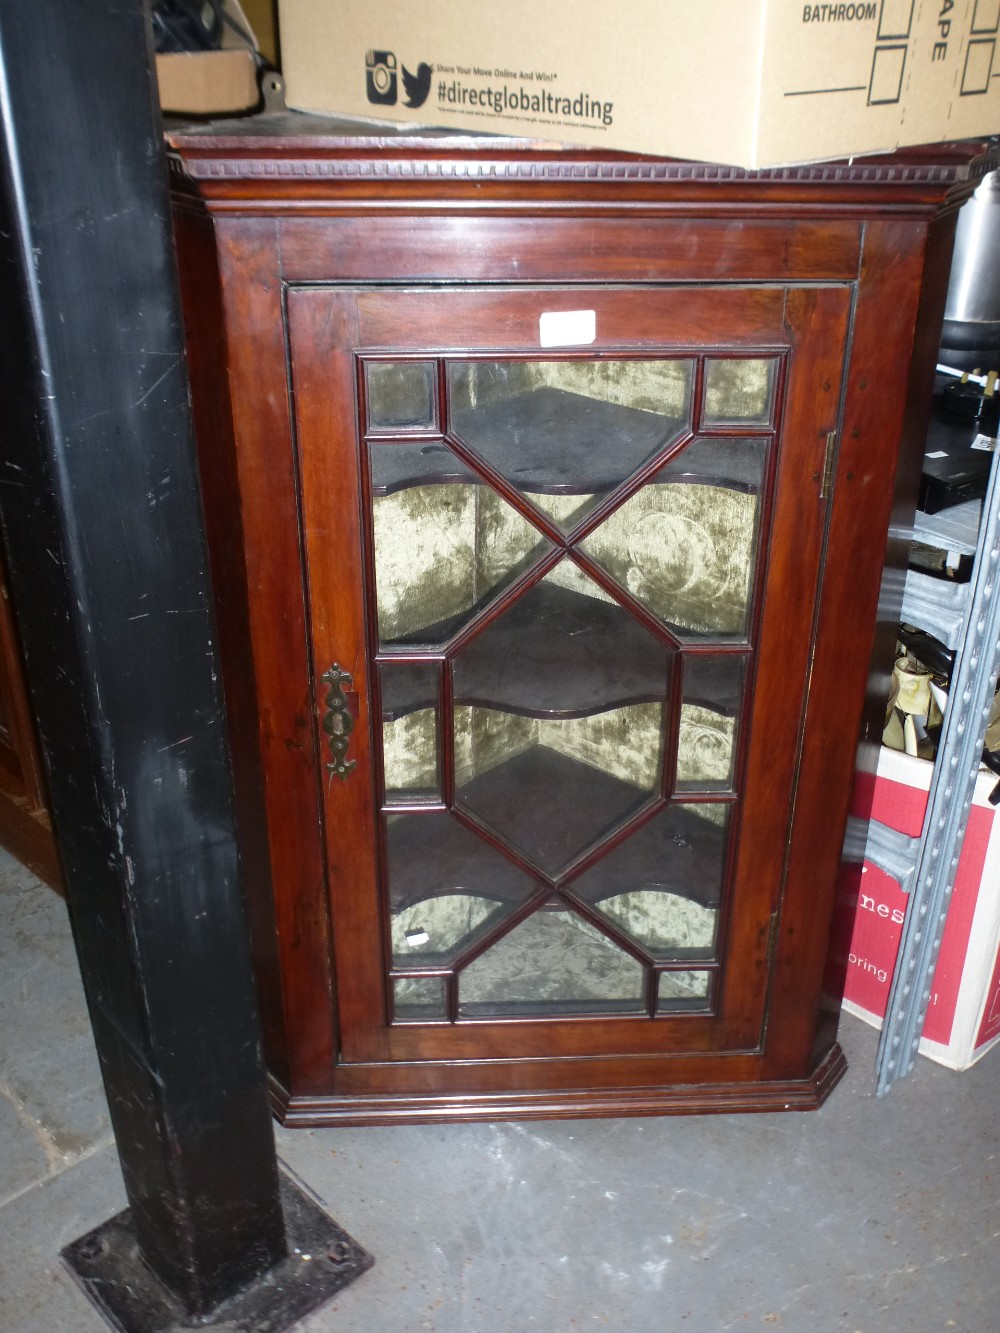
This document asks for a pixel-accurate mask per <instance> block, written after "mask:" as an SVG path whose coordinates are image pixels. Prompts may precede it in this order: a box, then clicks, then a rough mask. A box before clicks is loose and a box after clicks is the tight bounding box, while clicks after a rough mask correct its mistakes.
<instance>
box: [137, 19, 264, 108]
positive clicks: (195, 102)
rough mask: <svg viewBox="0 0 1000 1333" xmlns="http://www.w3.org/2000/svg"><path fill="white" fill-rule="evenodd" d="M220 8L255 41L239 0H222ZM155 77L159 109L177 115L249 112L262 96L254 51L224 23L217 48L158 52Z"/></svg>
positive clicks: (255, 42) (254, 42)
mask: <svg viewBox="0 0 1000 1333" xmlns="http://www.w3.org/2000/svg"><path fill="white" fill-rule="evenodd" d="M224 8H225V10H226V12H227V13H228V14H230V15H231V16H232V18H233V19H234V20H235V21H236V23H237V24H238V25H239V26H240V27H241V28H242V29H243V31H244V32H245V33H246V34H247V36H248V37H249V38H250V40H251V41H252V42H253V44H254V46H256V44H257V38H256V36H255V34H254V32H253V29H252V28H251V27H250V24H249V22H248V21H247V17H246V15H245V14H244V12H243V10H242V9H241V8H240V4H239V0H225V4H224ZM156 82H157V85H158V88H159V97H160V107H161V109H162V110H163V111H166V112H170V113H172V114H175V115H187V116H215V115H229V114H234V113H238V112H241V111H252V110H253V109H254V108H255V107H256V106H257V104H258V102H259V101H260V88H259V86H258V82H257V62H256V60H255V59H254V54H253V50H252V49H251V47H248V46H247V44H246V42H244V41H243V40H242V39H241V38H240V36H239V34H238V33H237V32H235V31H234V30H233V29H232V28H231V27H230V26H229V25H228V24H223V27H222V45H221V47H220V49H219V50H217V51H183V52H173V53H170V54H166V55H157V57H156Z"/></svg>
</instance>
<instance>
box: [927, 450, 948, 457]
mask: <svg viewBox="0 0 1000 1333" xmlns="http://www.w3.org/2000/svg"><path fill="white" fill-rule="evenodd" d="M924 457H925V458H947V457H948V455H947V453H946V452H945V450H944V449H937V450H935V452H934V453H932V454H924Z"/></svg>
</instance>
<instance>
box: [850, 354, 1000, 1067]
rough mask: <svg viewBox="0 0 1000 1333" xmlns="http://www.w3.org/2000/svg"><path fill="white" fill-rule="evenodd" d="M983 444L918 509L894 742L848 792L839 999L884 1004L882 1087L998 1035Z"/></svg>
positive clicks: (997, 834)
mask: <svg viewBox="0 0 1000 1333" xmlns="http://www.w3.org/2000/svg"><path fill="white" fill-rule="evenodd" d="M959 383H960V385H961V387H960V388H956V387H950V388H949V387H947V386H942V392H941V394H939V401H938V402H937V403H936V405H935V414H936V417H937V420H938V422H939V423H940V421H941V420H942V417H943V418H944V420H945V423H946V426H948V427H949V428H951V427H952V426H953V421H954V418H953V417H952V418H951V419H949V416H948V415H947V408H948V404H949V400H950V401H951V402H952V403H954V401H955V399H956V397H958V396H961V397H963V398H964V397H972V396H973V394H975V393H976V390H975V389H974V388H973V389H970V388H969V387H968V386H969V385H970V384H972V383H973V381H972V379H971V377H966V378H965V379H963V380H962V381H960V382H959ZM995 384H996V376H993V375H991V376H988V377H986V376H984V377H981V385H980V387H981V389H982V390H983V392H982V394H981V395H980V396H981V398H982V405H981V408H980V412H979V413H977V414H974V415H973V416H970V417H969V418H968V420H967V424H966V432H967V445H966V447H967V448H968V447H969V445H970V444H971V443H972V441H973V440H974V439H975V438H977V437H978V436H981V435H982V431H981V430H977V429H976V428H977V426H980V425H981V426H983V427H984V428H985V429H990V428H992V435H991V437H988V438H991V439H992V440H993V442H994V444H995V435H996V417H995V415H988V416H983V415H982V412H983V409H985V410H986V412H988V413H990V414H992V413H993V410H994V409H993V404H992V403H991V402H989V399H991V398H992V397H993V389H994V386H995ZM987 389H988V392H986V390H987ZM942 398H943V400H944V401H943V403H942V401H941V399H942ZM933 438H934V435H933V431H932V432H931V433H930V435H929V438H928V444H929V446H930V445H931V443H932V441H933ZM928 452H931V453H933V452H934V450H933V449H931V448H929V450H928ZM984 457H986V458H987V459H989V460H991V462H992V463H993V466H992V467H988V469H987V471H988V477H987V481H988V485H987V488H986V491H985V497H984V501H983V503H982V504H980V502H979V501H978V500H975V499H973V500H966V501H965V503H962V504H958V505H954V506H952V507H950V508H948V507H945V508H941V509H939V510H938V511H937V512H934V513H927V512H926V511H922V512H920V513H918V514H917V517H916V521H915V523H914V527H913V532H912V537H913V542H914V550H915V553H916V560H915V562H914V567H911V569H910V571H909V573H908V574H907V578H906V585H905V590H904V596H903V610H902V622H903V624H902V626H901V629H900V650H901V652H900V657H899V659H898V661H897V664H896V671H895V673H894V692H893V696H892V697H891V698H890V707H889V710H888V715H887V726H886V734H885V739H886V741H887V742H888V745H889V746H892V747H894V748H886V747H883V750H882V756H881V759H880V762H879V766H878V771H877V774H876V776H875V779H874V783H875V786H874V791H869V792H867V793H866V794H864V795H865V796H866V798H867V800H866V801H865V800H862V801H861V802H859V803H861V804H867V805H868V807H869V808H870V810H871V814H872V823H871V826H870V829H869V831H868V840H867V845H866V846H865V849H864V868H863V879H862V881H861V889H860V891H859V894H858V905H857V914H856V918H855V923H854V933H853V937H852V940H851V946H850V953H849V962H848V970H847V983H846V988H845V1006H846V1007H847V1008H848V1009H849V1010H850V1011H852V1012H854V1013H856V1014H858V1015H859V1016H861V1017H863V1018H866V1019H868V1020H870V1021H873V1022H875V1023H876V1024H879V1023H880V1022H881V1021H882V1020H883V1019H884V1023H883V1032H882V1039H881V1043H880V1048H879V1091H880V1092H884V1091H886V1090H887V1089H888V1087H889V1086H891V1084H892V1083H893V1082H894V1081H895V1080H896V1079H897V1078H899V1077H902V1076H903V1075H904V1074H905V1073H906V1072H907V1071H908V1069H909V1068H910V1066H911V1065H912V1062H913V1058H914V1056H915V1054H916V1051H917V1050H918V1049H919V1050H920V1051H921V1052H923V1053H924V1054H926V1055H929V1056H930V1057H931V1058H933V1059H935V1060H938V1061H939V1062H940V1063H943V1064H947V1065H950V1066H952V1067H953V1068H958V1069H962V1068H966V1067H967V1066H968V1065H970V1064H972V1063H973V1062H974V1061H975V1060H977V1059H979V1058H980V1057H981V1056H982V1055H983V1054H985V1052H986V1051H987V1050H988V1049H990V1047H992V1046H993V1045H994V1044H996V1043H997V1042H998V1041H1000V959H998V944H1000V873H998V870H1000V814H998V813H997V812H996V811H995V809H994V808H993V807H994V805H995V804H996V802H997V800H1000V786H996V783H995V778H994V777H993V775H992V774H989V773H986V772H982V771H981V770H980V760H981V758H982V757H983V754H984V740H985V741H987V743H990V744H995V737H994V735H993V733H994V732H995V731H997V730H998V729H1000V728H998V724H997V706H996V684H997V666H998V637H1000V608H998V599H997V598H996V596H995V589H996V573H997V567H998V560H1000V476H998V472H997V468H996V465H995V458H996V454H995V452H993V451H984ZM938 480H940V479H938ZM932 507H933V506H932ZM934 552H937V553H938V555H937V557H935V556H934V555H933V553H934ZM963 575H964V577H963ZM900 751H903V752H904V753H899V752H900ZM924 756H926V757H924ZM988 757H989V758H990V759H991V762H992V756H988ZM854 856H857V851H856V850H855V853H854ZM854 856H852V854H851V853H850V852H849V853H848V857H849V859H854ZM857 859H860V857H859V856H858V857H857Z"/></svg>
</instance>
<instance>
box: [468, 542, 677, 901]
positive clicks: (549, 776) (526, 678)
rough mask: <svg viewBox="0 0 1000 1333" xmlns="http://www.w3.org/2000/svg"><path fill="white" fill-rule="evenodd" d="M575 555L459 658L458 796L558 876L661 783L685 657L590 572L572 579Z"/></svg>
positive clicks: (549, 872) (636, 808)
mask: <svg viewBox="0 0 1000 1333" xmlns="http://www.w3.org/2000/svg"><path fill="white" fill-rule="evenodd" d="M563 563H565V562H563ZM561 568H562V566H561V565H560V566H557V567H556V570H555V571H553V573H552V574H551V575H548V576H546V578H544V579H542V580H541V581H540V582H539V583H537V584H535V585H534V586H533V587H532V588H531V589H529V590H528V592H526V593H524V594H522V596H521V597H520V598H518V600H517V601H516V602H515V603H514V604H513V605H512V606H511V607H509V608H508V609H507V611H505V612H504V614H503V615H501V616H499V617H498V618H497V619H496V620H495V621H493V622H492V623H491V624H490V625H489V626H487V628H486V629H485V630H483V631H482V633H481V634H479V635H478V636H477V637H476V638H475V639H473V640H472V641H471V642H470V643H469V644H467V645H466V646H465V647H464V648H463V649H462V650H461V651H460V652H459V653H458V654H457V656H456V658H455V668H454V672H455V674H454V694H455V700H456V709H455V786H456V800H457V801H458V802H459V804H460V805H461V806H462V807H463V808H464V809H466V810H468V811H469V812H470V813H472V814H475V815H476V816H478V818H480V819H481V820H482V821H483V822H484V823H485V824H487V825H488V826H489V827H490V828H492V829H494V830H495V831H496V832H497V833H499V834H501V835H502V836H503V837H504V838H506V839H508V840H509V841H510V842H511V843H512V845H513V846H515V847H516V848H517V849H518V850H519V851H520V852H521V853H522V854H523V855H525V856H526V857H527V858H528V859H529V860H531V861H532V862H533V863H534V864H535V865H536V866H537V867H538V868H539V870H540V871H542V872H543V873H544V874H548V875H554V874H557V873H558V872H559V871H560V870H561V869H562V868H563V867H564V866H565V865H567V864H568V863H569V862H570V861H572V860H573V859H574V858H575V857H577V856H578V855H579V854H580V853H581V852H583V851H584V849H585V848H586V847H588V846H589V845H590V844H592V843H593V842H594V841H595V840H596V839H598V838H600V837H602V836H603V835H604V834H606V833H607V832H609V831H610V830H611V829H613V828H614V827H616V826H617V825H618V824H620V823H621V822H622V821H623V820H625V819H627V818H628V817H630V816H631V815H632V814H634V813H635V812H636V811H638V810H639V809H641V808H642V806H644V805H645V804H647V802H648V801H649V800H650V799H651V798H653V797H654V796H656V795H657V794H658V793H659V792H660V790H661V788H662V783H663V778H662V761H663V731H664V725H663V724H664V708H665V700H666V694H667V688H668V683H669V672H670V658H671V654H670V652H669V650H668V649H667V647H666V645H665V644H664V643H663V642H662V641H661V640H659V639H657V638H656V637H655V636H654V635H652V634H650V633H649V632H648V631H647V630H645V629H644V628H643V627H642V626H641V625H640V624H639V623H638V622H637V621H636V620H635V619H634V617H632V616H631V615H629V613H628V612H626V611H625V610H624V609H623V608H622V607H621V606H620V605H619V604H618V603H617V602H614V601H611V600H610V599H609V598H607V597H606V596H605V595H604V594H601V595H600V596H597V595H592V594H598V593H600V589H599V588H598V587H597V585H596V584H594V583H593V582H592V581H591V580H590V579H588V578H587V577H586V576H585V575H582V574H580V572H579V571H576V575H577V576H578V577H577V578H575V579H574V585H575V586H574V587H572V588H567V587H564V586H563V585H562V583H561V582H560V581H559V576H558V573H557V571H558V570H560V569H561ZM588 585H589V589H590V590H592V593H591V595H588V593H587V592H579V591H577V590H576V588H577V587H583V588H587V587H588Z"/></svg>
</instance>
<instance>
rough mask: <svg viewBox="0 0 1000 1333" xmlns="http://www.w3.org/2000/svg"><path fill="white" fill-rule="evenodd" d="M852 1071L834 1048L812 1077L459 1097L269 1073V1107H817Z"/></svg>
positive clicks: (388, 1110) (418, 1116) (506, 1115)
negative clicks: (315, 1089) (346, 1090)
mask: <svg viewBox="0 0 1000 1333" xmlns="http://www.w3.org/2000/svg"><path fill="white" fill-rule="evenodd" d="M846 1072H847V1059H846V1057H845V1056H844V1052H843V1051H842V1050H841V1048H840V1046H839V1045H834V1046H833V1047H832V1048H831V1050H830V1051H829V1052H828V1053H827V1055H826V1056H825V1057H824V1058H823V1060H821V1061H820V1063H819V1064H818V1065H817V1066H816V1068H815V1070H814V1071H813V1073H812V1075H811V1077H809V1078H807V1079H782V1080H775V1081H774V1082H773V1083H768V1082H762V1083H754V1084H749V1083H719V1084H715V1085H714V1086H703V1085H697V1084H682V1085H679V1086H677V1087H659V1088H615V1089H595V1090H581V1089H577V1088H574V1089H572V1090H570V1091H566V1092H544V1093H524V1092H505V1093H499V1094H492V1095H489V1096H483V1095H469V1096H456V1097H435V1096H428V1097H415V1096H405V1097H392V1096H383V1095H381V1094H380V1095H379V1096H377V1097H368V1098H366V1097H320V1096H316V1097H313V1096H292V1095H290V1094H289V1092H288V1091H287V1089H286V1088H284V1087H283V1086H282V1085H281V1083H280V1082H279V1081H278V1080H277V1079H276V1078H274V1077H273V1076H272V1078H271V1080H270V1089H271V1105H272V1107H273V1109H274V1113H275V1115H276V1116H277V1118H278V1119H279V1120H280V1121H281V1123H282V1124H283V1125H287V1126H289V1127H290V1128H293V1129H322V1128H327V1127H332V1126H334V1125H337V1126H340V1125H343V1126H361V1125H431V1124H443V1123H451V1122H455V1121H463V1120H464V1121H493V1120H584V1119H595V1118H601V1117H618V1116H639V1115H650V1116H652V1115H711V1114H724V1113H738V1114H747V1113H749V1112H752V1111H818V1110H819V1108H820V1107H821V1106H822V1105H823V1103H824V1102H825V1101H826V1099H827V1097H829V1095H830V1093H831V1092H832V1091H833V1090H834V1088H835V1087H836V1086H837V1084H838V1083H839V1082H840V1080H841V1079H842V1078H843V1076H844V1075H845V1074H846Z"/></svg>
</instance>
